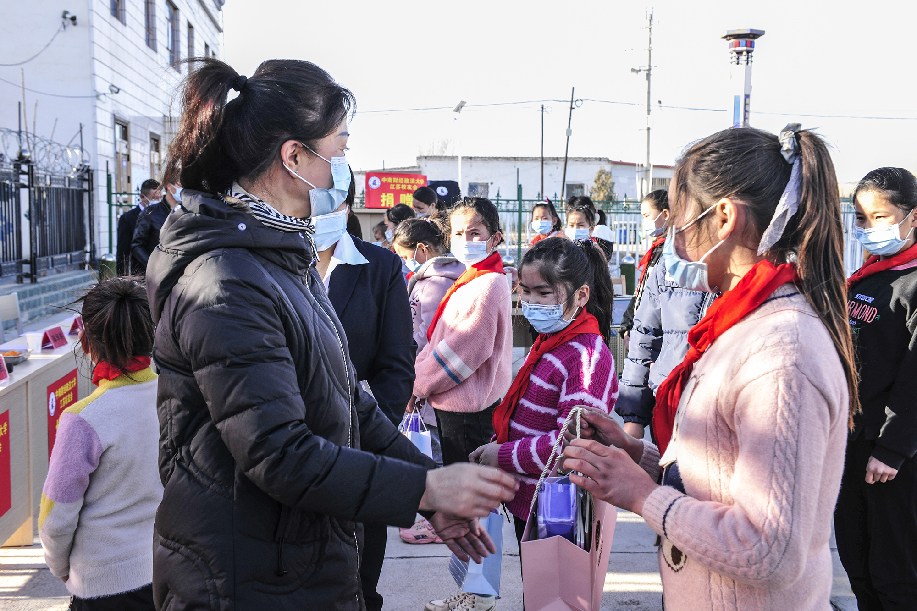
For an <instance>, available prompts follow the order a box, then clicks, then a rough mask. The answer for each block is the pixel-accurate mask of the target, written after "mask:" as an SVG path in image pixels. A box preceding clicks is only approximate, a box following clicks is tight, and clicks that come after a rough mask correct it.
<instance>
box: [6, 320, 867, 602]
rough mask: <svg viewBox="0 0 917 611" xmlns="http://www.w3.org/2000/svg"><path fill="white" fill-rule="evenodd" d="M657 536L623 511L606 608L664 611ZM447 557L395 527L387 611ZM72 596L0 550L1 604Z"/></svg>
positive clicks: (422, 589) (504, 584) (438, 572)
mask: <svg viewBox="0 0 917 611" xmlns="http://www.w3.org/2000/svg"><path fill="white" fill-rule="evenodd" d="M46 324H51V323H46ZM524 358H525V354H524V352H523V351H522V350H521V349H518V348H517V349H514V350H513V360H514V363H513V365H514V367H513V369H514V372H515V371H516V370H518V369H519V367H520V366H521V365H522V361H523V360H524ZM655 540H656V534H655V533H654V532H653V531H652V530H651V529H650V528H649V527H648V526H647V525H646V523H645V522H644V521H643V519H642V518H641V517H640V516H638V515H636V514H633V513H630V512H628V511H624V510H618V521H617V526H616V527H615V532H614V539H613V541H612V547H611V555H610V558H609V562H608V572H607V573H606V575H605V585H604V594H603V596H602V610H603V611H613V610H620V611H661V610H662V583H661V581H660V578H659V565H658V563H657V559H656V548H655V547H654V546H653V543H654V542H655ZM831 550H832V555H833V557H834V587H833V591H832V596H831V604H832V607H833V609H835V610H840V611H856V609H857V605H856V600H855V599H854V597H853V593H852V592H851V591H850V585H849V583H848V581H847V575H846V573H845V572H844V569H843V567H842V566H841V564H840V561H839V560H838V557H837V546H836V545H835V543H834V538H833V537H832V540H831ZM450 555H451V554H450V553H449V551H448V549H447V548H446V546H445V545H438V544H435V543H431V544H427V545H408V544H406V543H404V542H403V541H401V539H400V538H399V537H398V530H397V529H395V528H390V529H389V533H388V547H387V549H386V554H385V563H384V565H383V567H382V577H381V579H380V580H379V592H380V593H381V594H382V596H383V597H384V598H385V606H384V608H385V609H386V610H387V611H422V609H423V608H424V604H425V603H426V602H427V601H428V600H432V599H435V598H445V597H446V596H448V595H450V594H452V593H453V592H455V591H456V590H457V587H456V585H455V582H454V581H453V580H452V577H451V576H450V575H449V571H448V568H447V567H448V564H449V557H450ZM68 600H69V597H68V595H67V590H66V588H65V587H64V584H63V582H61V580H60V579H58V578H57V577H54V576H53V575H51V572H50V571H49V570H48V567H47V566H45V564H44V556H43V553H42V549H41V544H40V543H39V541H38V538H37V536H36V539H35V543H34V545H32V547H25V548H0V609H2V610H3V611H39V610H42V611H44V610H55V611H58V610H62V609H66V608H67V602H68ZM497 607H498V608H499V609H501V610H504V611H506V610H513V611H521V609H522V577H521V574H520V565H519V547H518V545H517V544H516V535H515V532H514V530H513V526H512V524H510V523H508V522H507V523H506V524H505V526H504V529H503V571H502V575H501V600H500V601H499V602H498V604H497ZM316 611H319V610H316ZM698 611H702V610H698ZM787 611H790V610H787Z"/></svg>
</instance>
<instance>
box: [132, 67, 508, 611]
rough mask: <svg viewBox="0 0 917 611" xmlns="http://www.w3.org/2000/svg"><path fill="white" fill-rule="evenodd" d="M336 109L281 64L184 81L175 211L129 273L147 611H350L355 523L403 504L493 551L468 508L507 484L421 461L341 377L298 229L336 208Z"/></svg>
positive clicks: (304, 232)
mask: <svg viewBox="0 0 917 611" xmlns="http://www.w3.org/2000/svg"><path fill="white" fill-rule="evenodd" d="M230 87H233V88H235V89H237V90H239V91H240V93H239V96H238V97H237V98H236V99H234V100H233V101H231V102H229V103H226V96H227V93H228V90H229V88H230ZM351 103H352V97H351V94H350V92H349V91H347V90H346V89H343V88H342V87H340V86H339V85H337V84H336V83H335V82H334V81H333V80H332V79H331V78H330V77H329V76H328V75H327V74H326V73H325V72H324V71H322V70H321V69H320V68H318V67H316V66H314V65H312V64H309V63H307V62H300V61H288V60H275V61H271V62H266V63H265V64H262V66H261V67H260V68H259V69H258V71H257V72H256V73H255V75H254V76H253V77H252V78H251V79H250V80H246V79H245V78H244V77H239V75H238V74H236V73H235V72H234V71H233V70H232V69H231V68H230V67H229V66H227V65H226V64H223V63H222V62H219V61H217V60H204V61H203V62H202V65H201V67H200V68H198V70H197V71H195V72H193V73H192V74H191V75H190V76H189V78H188V82H187V83H186V86H185V92H184V97H183V106H184V114H183V116H182V122H181V125H180V127H179V131H178V134H177V136H176V138H175V140H174V142H173V145H172V147H171V149H170V162H169V166H168V167H167V168H166V177H165V179H166V181H175V179H176V178H180V181H181V183H182V184H183V185H184V186H185V191H183V197H182V207H181V208H179V209H177V210H176V211H175V212H174V213H173V214H172V215H170V217H169V219H168V220H167V221H166V224H165V225H164V227H163V230H162V236H161V243H160V245H159V247H158V248H157V249H156V251H155V252H154V253H153V255H152V256H151V257H150V263H149V267H148V269H147V284H148V291H149V294H150V300H151V310H152V313H153V317H154V320H155V322H156V324H157V329H156V343H155V348H154V358H155V360H156V363H157V365H158V366H159V369H160V378H159V418H160V457H159V463H160V464H159V466H160V473H161V476H162V481H163V485H164V486H165V491H164V495H163V501H162V504H161V505H160V507H159V511H158V512H157V516H156V534H155V541H154V574H153V588H154V597H155V600H156V605H157V608H159V609H163V610H179V609H220V610H236V609H238V610H243V609H253V610H261V609H270V610H271V611H279V610H283V609H297V610H299V609H355V610H357V609H362V608H363V607H364V605H363V601H362V598H361V592H360V590H361V588H360V580H359V575H358V564H359V557H360V539H361V530H362V529H361V527H360V526H359V523H362V522H367V523H380V524H391V525H401V526H409V525H411V524H412V523H413V518H414V515H415V513H416V512H417V511H418V510H421V511H425V512H429V513H430V514H431V516H432V517H431V521H432V522H433V523H434V525H436V526H437V528H438V530H439V531H440V534H441V536H443V537H444V539H448V542H449V544H450V547H452V548H453V550H454V551H457V552H458V553H459V554H460V555H465V554H468V555H470V556H472V557H474V558H479V557H480V556H482V555H486V553H487V551H488V549H489V550H490V551H493V546H492V542H490V541H489V539H488V538H487V537H486V534H482V535H480V536H478V535H476V534H475V533H477V532H479V531H478V529H477V524H476V521H475V519H474V518H475V516H483V515H487V513H489V511H490V508H491V507H495V506H496V505H498V504H499V503H500V502H501V501H502V500H508V499H509V498H512V496H513V490H514V487H515V484H514V482H513V481H512V480H511V478H507V477H504V475H503V474H501V473H500V472H497V471H496V470H487V469H483V468H480V467H474V466H472V465H462V467H465V468H463V469H459V470H456V469H452V468H450V469H440V470H430V469H431V468H432V466H433V465H432V461H430V460H429V459H427V458H426V457H424V456H423V455H421V454H420V453H419V452H418V451H417V450H416V448H415V447H414V446H413V445H412V444H411V443H410V442H409V441H408V440H407V438H406V437H404V436H403V435H400V434H398V432H397V430H396V429H395V427H394V426H393V425H392V423H391V422H390V421H389V420H388V419H387V418H386V417H385V416H384V415H383V414H382V412H381V411H380V410H379V408H378V406H377V405H376V403H375V401H374V400H373V399H372V398H371V397H370V396H369V395H368V394H366V393H365V392H363V391H362V390H360V387H359V385H358V384H357V382H356V376H355V374H354V368H353V365H352V364H351V362H350V357H349V350H348V345H347V338H346V337H345V335H344V332H343V329H342V327H341V324H340V322H339V321H338V319H337V316H336V315H335V312H334V308H333V307H332V305H331V303H330V301H329V300H328V297H327V295H326V293H325V289H324V285H323V284H322V281H321V280H320V279H319V277H318V275H317V273H316V271H315V269H314V263H313V256H314V254H313V253H314V246H313V238H312V233H313V232H314V231H319V232H320V231H323V229H322V227H328V226H329V222H337V218H338V216H335V215H338V213H339V212H340V211H342V210H343V211H344V212H345V215H344V217H343V218H346V206H343V204H342V203H341V202H343V197H344V196H345V195H346V185H344V184H343V183H342V182H341V180H342V179H341V177H340V172H339V171H338V170H339V168H340V161H339V159H334V158H336V157H337V158H341V157H342V155H343V151H344V150H345V149H346V141H347V133H346V128H347V124H346V119H347V115H348V111H349V108H350V105H351ZM329 160H333V161H329ZM329 165H330V166H331V167H330V168H329ZM343 168H344V170H345V171H347V172H348V176H349V170H348V169H347V165H346V162H344V164H343ZM332 182H333V183H334V184H333V188H332V184H331V183H332ZM310 187H311V188H310ZM341 187H343V189H344V193H340V191H341ZM338 200H340V201H338ZM319 221H321V222H319ZM443 509H448V514H446V513H443V512H442V511H441V510H443ZM434 512H439V513H434Z"/></svg>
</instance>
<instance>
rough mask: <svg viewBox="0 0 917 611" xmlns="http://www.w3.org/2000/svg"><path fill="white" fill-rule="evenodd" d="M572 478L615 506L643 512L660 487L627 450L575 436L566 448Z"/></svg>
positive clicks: (566, 458)
mask: <svg viewBox="0 0 917 611" xmlns="http://www.w3.org/2000/svg"><path fill="white" fill-rule="evenodd" d="M564 467H565V468H567V469H570V470H571V471H576V472H577V473H571V474H570V481H571V482H573V483H574V484H576V485H577V486H579V487H580V488H583V489H585V490H588V491H589V492H591V493H592V494H594V495H595V496H596V497H598V498H600V499H602V500H603V501H606V502H608V503H611V504H612V505H614V506H615V507H620V508H622V509H627V510H628V511H632V512H634V513H636V514H639V515H642V514H643V502H644V501H645V500H646V497H648V496H649V495H650V494H652V492H653V491H654V490H655V489H656V488H658V487H659V486H657V485H656V484H655V482H653V480H652V479H650V476H649V475H647V474H646V472H645V471H644V470H643V469H641V468H640V466H639V465H638V464H637V463H636V462H634V460H633V459H632V458H631V457H630V456H628V454H627V452H625V451H624V450H620V449H618V448H614V447H607V446H604V445H602V444H600V443H598V442H597V441H589V440H585V439H574V440H573V441H571V442H570V445H568V446H567V447H566V448H565V449H564Z"/></svg>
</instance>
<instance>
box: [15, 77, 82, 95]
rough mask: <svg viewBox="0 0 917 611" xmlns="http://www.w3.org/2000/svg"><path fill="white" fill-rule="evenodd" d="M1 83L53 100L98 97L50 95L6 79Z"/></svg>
mask: <svg viewBox="0 0 917 611" xmlns="http://www.w3.org/2000/svg"><path fill="white" fill-rule="evenodd" d="M0 82H3V83H6V84H7V85H12V86H13V87H15V88H16V89H20V88H23V89H25V90H26V91H28V92H29V93H37V94H38V95H47V96H51V97H52V98H94V97H97V96H96V95H63V94H60V93H48V92H47V91H38V90H36V89H29V88H28V87H22V85H21V84H20V83H14V82H13V81H8V80H6V79H5V78H0Z"/></svg>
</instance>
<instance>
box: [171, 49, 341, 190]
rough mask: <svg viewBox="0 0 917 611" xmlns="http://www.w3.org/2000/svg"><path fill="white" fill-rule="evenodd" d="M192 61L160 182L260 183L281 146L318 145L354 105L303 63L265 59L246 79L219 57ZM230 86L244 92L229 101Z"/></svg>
mask: <svg viewBox="0 0 917 611" xmlns="http://www.w3.org/2000/svg"><path fill="white" fill-rule="evenodd" d="M194 63H195V64H196V65H198V66H199V67H198V68H197V69H196V70H194V71H192V72H191V73H190V74H189V75H188V77H187V78H186V79H185V82H184V88H183V91H182V96H181V121H180V123H179V126H178V131H177V132H176V134H175V137H174V138H173V140H172V143H171V144H170V145H169V161H168V164H167V165H166V169H165V173H164V174H165V175H164V177H163V182H165V183H174V182H181V184H182V186H183V187H184V188H186V189H194V190H196V191H205V192H210V193H223V192H225V191H227V190H228V189H229V188H230V187H231V186H232V183H233V181H235V180H238V179H239V178H248V179H255V178H258V177H259V176H261V175H262V174H264V173H265V172H266V171H267V170H268V168H270V167H271V165H272V164H273V163H274V162H275V161H276V160H277V159H278V158H279V156H280V148H281V146H283V143H284V142H287V141H289V140H298V141H300V142H303V143H304V144H307V145H309V146H312V147H315V146H316V142H317V141H318V140H321V139H322V138H324V137H326V136H328V135H330V134H331V133H332V132H333V131H334V130H335V129H336V128H337V127H338V125H340V123H341V121H343V120H344V119H345V118H346V117H347V116H348V115H349V114H350V113H351V112H352V111H353V109H354V106H355V101H354V97H353V94H352V93H351V92H350V91H349V90H347V89H345V88H344V87H342V86H340V85H338V84H337V83H336V82H334V79H332V78H331V76H329V75H328V73H327V72H325V71H324V70H322V69H321V68H319V67H318V66H316V65H315V64H312V63H309V62H306V61H299V60H291V59H274V60H270V61H266V62H264V63H262V64H261V65H260V66H258V69H257V70H256V71H255V73H254V74H253V75H252V76H251V78H249V79H243V78H242V77H240V75H239V74H238V73H237V72H236V71H235V70H233V69H232V68H231V67H230V66H229V65H228V64H226V63H224V62H221V61H219V60H217V59H213V58H200V59H195V61H194ZM230 89H239V90H240V91H239V95H238V96H237V97H236V98H234V99H233V100H231V101H229V102H227V101H226V98H227V96H228V95H229V91H230Z"/></svg>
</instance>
